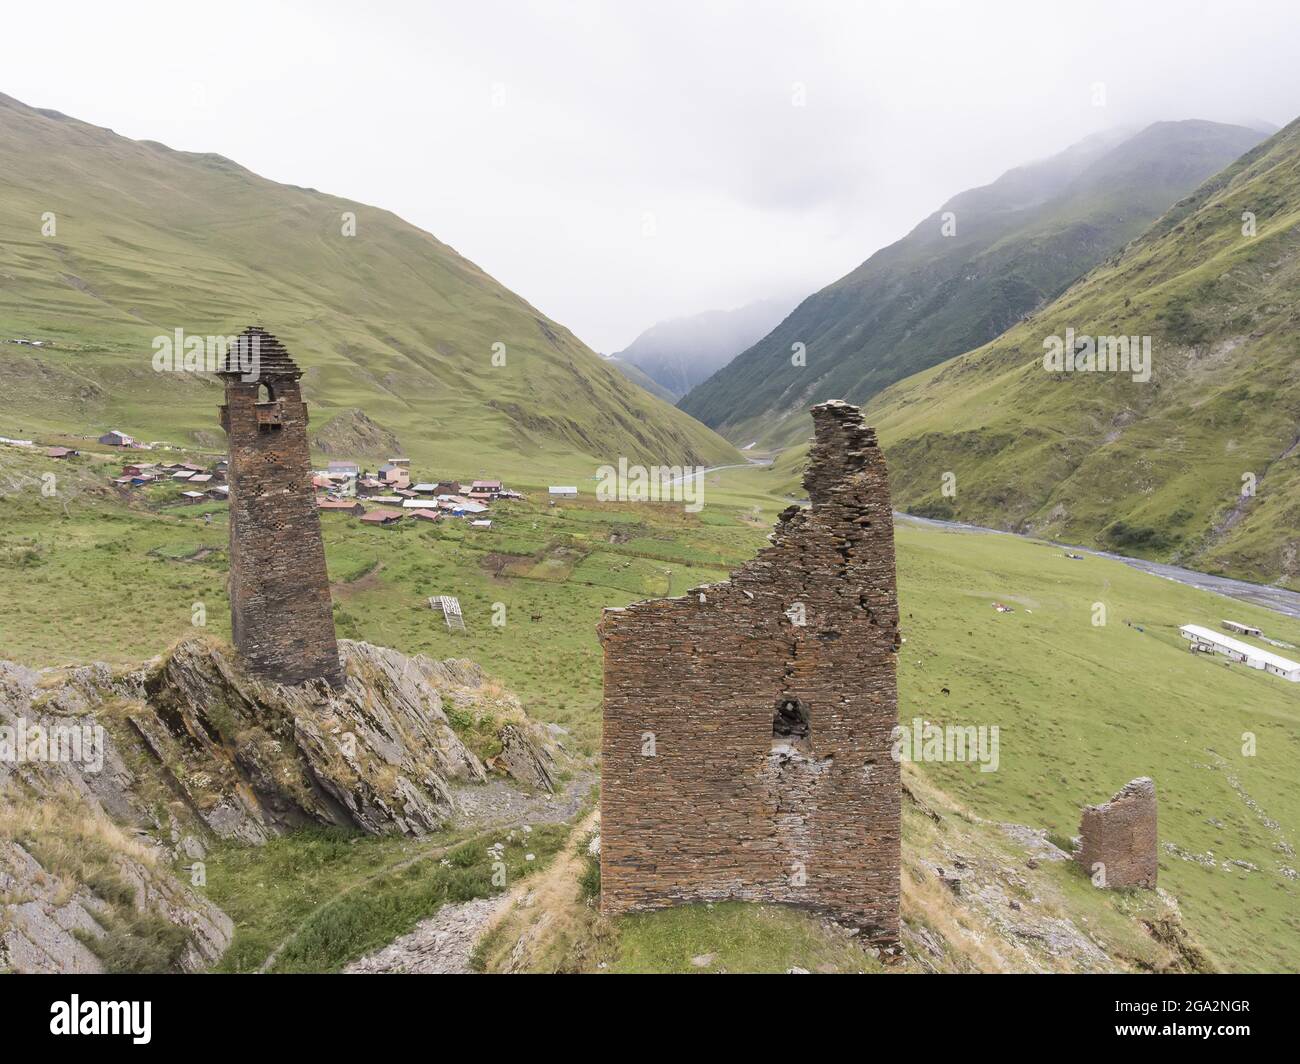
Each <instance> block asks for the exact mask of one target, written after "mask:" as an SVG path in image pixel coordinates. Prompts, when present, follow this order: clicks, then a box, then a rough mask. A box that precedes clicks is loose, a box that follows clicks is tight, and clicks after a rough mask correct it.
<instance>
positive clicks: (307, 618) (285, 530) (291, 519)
mask: <svg viewBox="0 0 1300 1064" xmlns="http://www.w3.org/2000/svg"><path fill="white" fill-rule="evenodd" d="M240 340H241V348H240V349H241V350H242V351H243V352H244V353H245V354H247V353H248V352H252V353H253V354H254V356H255V357H254V359H253V360H252V365H253V367H254V369H253V371H251V372H250V370H249V365H248V363H247V362H245V363H244V364H243V365H240V364H237V363H236V361H235V360H234V359H232V360H231V362H229V363H228V364H227V366H226V368H225V369H224V370H223V371H222V372H221V376H222V377H223V378H224V380H225V383H226V404H225V406H223V407H222V408H221V426H222V428H224V429H225V430H226V434H227V436H228V437H229V446H230V469H229V473H228V477H229V482H230V612H231V627H232V630H233V637H234V643H235V647H236V649H237V650H238V651H239V653H240V655H241V656H242V657H243V659H244V660H245V662H246V664H247V666H248V668H249V669H250V671H252V672H253V673H255V674H256V675H259V676H262V677H265V678H266V679H270V680H275V681H278V682H280V683H286V684H297V683H302V682H303V681H306V680H312V679H323V680H326V681H327V682H329V683H330V684H331V685H335V686H337V685H338V684H340V683H342V681H343V669H342V666H341V664H340V661H339V651H338V643H337V640H336V638H335V634H334V616H333V613H332V606H331V600H330V590H329V577H328V575H327V573H326V569H325V545H324V542H323V540H322V538H321V528H320V516H319V514H318V513H317V511H316V505H315V501H314V499H313V495H312V487H311V453H310V450H309V447H308V443H307V407H306V404H305V403H303V401H302V393H301V390H300V386H299V380H300V378H301V377H302V371H301V370H300V369H299V368H298V367H297V366H296V365H295V364H294V362H293V360H292V359H291V358H290V357H289V353H288V352H287V351H286V350H285V349H284V347H283V345H282V344H281V343H280V342H279V341H278V340H277V339H276V338H275V337H274V336H272V335H271V334H270V333H267V332H265V331H263V330H261V329H258V328H249V329H247V330H245V332H244V333H243V334H242V336H241V338H240Z"/></svg>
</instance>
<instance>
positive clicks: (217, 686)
mask: <svg viewBox="0 0 1300 1064" xmlns="http://www.w3.org/2000/svg"><path fill="white" fill-rule="evenodd" d="M339 648H340V654H341V658H342V661H343V665H344V679H343V682H342V684H341V685H339V686H337V687H335V686H331V685H330V684H329V683H327V682H325V681H323V680H322V681H312V682H309V683H305V684H300V685H297V686H293V687H288V686H284V685H281V684H276V683H271V682H267V681H263V680H259V679H257V678H255V677H252V676H250V675H249V674H248V673H247V672H245V671H244V670H243V669H241V668H240V667H239V665H238V663H237V659H236V658H235V657H234V655H233V654H232V653H231V652H230V651H229V650H228V649H227V648H225V647H222V646H219V645H217V644H215V643H212V642H209V641H206V640H203V639H190V640H187V641H185V642H182V643H180V644H179V645H177V646H176V647H175V648H174V649H173V650H172V651H171V652H170V653H168V654H167V655H165V656H164V657H161V658H158V659H155V660H154V661H151V662H149V663H148V664H146V665H145V666H143V667H140V668H135V669H130V670H125V671H114V670H112V669H110V668H109V667H108V666H106V665H103V664H96V665H90V666H82V667H76V668H67V669H44V670H33V669H29V668H25V667H23V666H19V665H15V664H13V663H10V662H0V748H4V749H6V750H7V753H5V755H4V756H0V808H2V809H3V813H0V897H2V898H3V902H4V911H3V918H2V919H0V970H6V969H8V970H15V971H98V970H101V969H102V968H103V967H104V966H105V964H106V961H105V959H104V958H102V957H101V956H100V955H99V953H97V952H96V948H97V943H111V942H112V941H115V940H116V938H120V937H121V936H123V935H126V936H130V935H131V934H137V937H138V936H139V935H140V934H146V933H147V934H146V937H148V938H149V940H150V941H151V942H154V943H155V945H156V946H157V948H156V949H154V950H153V951H152V952H151V953H150V954H149V958H150V962H151V963H152V964H153V965H155V966H157V965H158V964H159V963H163V962H162V961H160V958H165V966H166V967H168V968H172V969H176V970H185V971H193V970H200V969H202V968H204V967H206V966H207V965H209V964H210V963H211V962H212V961H214V960H215V959H216V958H217V957H219V956H220V955H221V953H222V951H223V950H224V949H225V948H226V946H227V945H228V944H229V941H230V936H231V934H232V928H231V925H230V921H229V920H228V919H227V918H226V917H225V916H224V914H222V913H221V912H220V911H219V910H218V909H217V908H216V907H215V906H213V905H212V904H211V903H210V902H208V901H207V900H206V899H205V898H203V896H202V895H201V893H199V892H198V891H195V890H193V889H192V888H191V887H190V886H189V885H188V884H185V883H183V882H182V881H181V879H180V878H178V876H177V873H176V871H175V870H176V869H177V868H178V867H179V868H181V869H182V875H184V871H183V870H184V869H185V868H188V867H189V866H188V865H184V864H183V862H185V861H187V860H189V861H200V862H201V860H202V858H203V856H204V853H205V849H206V843H205V840H210V839H211V838H212V837H213V836H216V837H218V838H222V839H230V840H235V841H239V842H244V843H250V844H258V843H262V842H265V841H266V840H268V839H270V838H272V837H274V836H276V835H279V834H283V833H285V832H287V831H290V830H293V829H295V828H298V827H302V826H308V825H337V826H342V827H350V828H354V829H358V830H361V831H364V832H367V833H370V834H388V833H400V834H405V835H412V836H418V835H423V834H425V833H427V832H430V831H432V830H434V829H436V828H439V827H442V826H444V825H445V824H447V823H448V822H449V821H451V820H452V819H453V818H454V816H455V812H456V805H455V801H454V797H453V789H454V788H455V787H456V786H458V785H471V784H474V783H481V782H483V781H484V780H486V779H487V778H488V775H489V773H490V772H491V771H498V772H500V773H502V774H505V775H509V776H512V777H513V778H515V779H516V780H519V781H521V782H523V783H525V784H527V785H528V786H530V787H535V788H539V789H543V790H547V791H549V790H551V789H552V780H553V778H554V775H555V760H554V758H555V755H556V753H557V752H558V748H557V747H556V746H555V744H554V740H553V739H552V738H551V736H550V734H549V732H548V731H547V730H546V729H545V728H543V727H541V726H539V725H538V724H536V723H535V722H533V721H532V720H530V719H529V718H528V717H527V716H526V715H525V714H524V712H523V710H522V708H521V707H520V705H519V702H518V700H517V699H515V698H514V696H512V695H510V694H508V693H505V692H502V691H501V690H500V689H499V688H498V687H497V686H496V685H495V684H492V683H490V682H489V681H488V680H487V679H486V677H485V676H484V674H483V672H482V670H481V669H479V667H478V666H477V665H475V664H474V663H472V662H468V661H445V662H439V661H433V660H430V659H428V658H425V657H422V656H415V657H408V656H406V655H404V654H402V653H400V652H398V651H395V650H389V649H385V648H382V647H375V646H371V645H370V644H367V643H359V642H350V641H346V640H344V641H342V642H340V644H339ZM448 710H451V711H452V716H453V717H454V718H455V719H456V720H457V722H458V724H460V725H462V726H464V725H468V726H467V727H463V730H464V732H465V734H466V735H472V736H473V740H472V742H473V743H474V744H475V745H476V746H477V747H478V749H477V751H476V750H475V749H472V748H471V745H469V744H468V743H467V741H466V740H465V739H462V737H461V734H459V733H458V732H457V729H456V728H455V727H453V725H452V719H451V718H449V715H448ZM489 721H490V722H491V724H490V725H489V723H488V722H489ZM38 729H39V730H38ZM493 729H495V730H493ZM42 734H43V735H49V736H53V735H56V734H60V735H63V736H65V737H66V736H68V735H71V734H75V735H76V736H77V737H78V739H79V740H80V739H81V738H84V739H85V743H84V744H83V748H81V749H80V752H79V753H78V754H77V755H76V756H75V757H62V758H61V757H59V756H56V755H53V754H52V753H51V751H53V750H54V748H55V747H54V744H53V743H48V744H46V747H45V748H43V749H44V753H42V751H41V750H38V749H37V747H36V746H31V754H32V756H30V757H28V756H25V753H26V751H27V747H28V746H29V745H30V743H32V742H34V741H35V740H34V738H33V737H34V736H37V735H42ZM20 737H21V739H22V741H23V748H24V756H15V753H16V751H15V750H14V747H15V745H16V741H17V739H18V738H20ZM6 742H7V743H8V747H7V748H6V745H5V744H6ZM65 746H66V747H67V749H65V750H64V752H65V753H68V752H70V750H71V748H70V746H69V745H68V744H65ZM485 759H486V760H487V762H490V766H491V767H489V765H488V764H487V763H485ZM52 811H53V812H56V813H58V815H52ZM77 852H82V853H87V854H90V855H92V856H91V857H88V858H86V859H85V860H83V859H80V858H78V859H75V860H74V859H72V858H71V857H70V856H69V855H70V854H74V853H77ZM87 861H89V864H87ZM88 868H89V869H90V871H89V872H88V871H87V869H88ZM146 925H147V926H146ZM173 929H175V930H177V931H178V932H179V933H178V934H173V933H172V930H173ZM100 952H104V953H108V952H110V951H109V950H108V949H107V948H104V949H102V950H101V951H100ZM107 963H109V965H110V966H111V965H112V959H111V958H110V960H109V961H108V962H107Z"/></svg>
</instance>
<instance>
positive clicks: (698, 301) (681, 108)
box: [0, 0, 1300, 352]
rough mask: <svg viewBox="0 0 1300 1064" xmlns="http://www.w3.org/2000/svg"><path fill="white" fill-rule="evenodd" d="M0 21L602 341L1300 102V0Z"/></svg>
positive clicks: (28, 7)
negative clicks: (1093, 151) (1004, 178)
mask: <svg viewBox="0 0 1300 1064" xmlns="http://www.w3.org/2000/svg"><path fill="white" fill-rule="evenodd" d="M0 18H2V19H3V25H4V38H5V48H4V60H3V65H2V66H0V92H5V93H7V94H9V95H11V96H15V97H17V98H18V99H20V100H23V101H24V102H26V103H30V104H33V105H35V106H40V107H52V108H55V109H57V110H60V111H64V112H66V113H68V114H70V115H73V116H75V117H77V118H82V119H85V120H87V121H90V122H94V123H96V124H98V125H104V126H109V127H111V128H113V129H115V130H117V131H118V132H119V133H122V134H124V135H126V136H131V137H136V138H142V139H152V140H159V141H162V142H163V143H165V144H168V145H171V146H172V147H174V148H183V149H188V150H192V151H214V152H218V153H220V154H222V155H226V156H229V157H230V158H232V159H234V160H236V161H237V162H239V163H241V164H243V165H245V166H247V167H249V168H250V169H252V170H255V171H257V172H258V173H261V174H263V175H265V176H267V177H270V178H273V179H275V180H277V181H284V182H289V183H293V184H299V185H308V186H311V187H314V188H319V189H321V190H323V191H327V192H332V193H335V194H338V195H342V196H348V197H351V198H354V199H358V200H361V201H363V202H366V203H371V204H375V205H378V206H382V207H386V208H389V209H390V210H393V211H395V212H397V213H398V214H400V215H402V216H403V217H405V218H406V219H408V220H409V221H411V222H414V223H415V224H417V225H419V226H421V227H423V228H425V229H428V230H429V231H430V232H432V233H434V234H435V235H436V236H438V237H439V238H440V239H442V240H444V241H446V242H447V243H449V244H451V245H452V246H454V247H455V248H456V249H457V250H458V251H460V252H461V253H462V254H464V255H466V256H467V257H469V258H470V259H472V260H474V261H475V262H477V263H478V264H479V265H480V266H482V267H483V268H484V269H486V270H487V271H488V272H490V273H491V274H493V275H494V276H495V277H497V278H498V279H499V280H500V281H501V282H502V283H504V284H506V285H507V286H509V287H510V288H512V289H514V290H515V291H517V292H518V293H520V294H521V295H522V296H524V298H526V299H528V300H529V301H530V302H532V303H533V304H534V305H536V306H537V307H538V308H540V309H541V310H542V311H544V312H545V313H546V314H548V315H550V316H551V317H553V318H555V319H556V320H558V321H560V322H562V323H564V324H565V325H567V326H569V327H570V328H572V329H573V330H574V331H575V332H576V333H577V334H578V335H579V336H581V337H582V338H583V339H584V340H586V341H587V342H588V343H589V344H590V345H592V346H593V347H595V348H596V349H597V350H600V351H605V352H610V351H614V350H618V349H619V348H621V347H623V346H626V344H627V343H629V342H630V341H631V340H632V339H633V338H634V337H635V336H636V334H637V333H639V332H640V331H641V330H642V329H643V328H645V327H647V326H649V325H651V324H652V323H654V322H655V321H658V320H662V319H665V318H669V317H676V316H679V315H683V314H689V313H694V312H697V311H701V310H709V309H715V308H724V307H731V306H737V305H740V304H742V303H745V302H748V301H750V300H752V299H756V298H762V297H766V296H771V295H786V294H787V293H790V294H796V295H803V294H807V293H808V292H811V291H813V290H815V289H817V288H819V287H821V286H822V285H824V284H826V283H828V282H830V281H832V280H834V279H835V278H836V277H838V276H840V275H842V274H843V273H845V272H847V271H848V270H849V269H851V268H852V267H853V266H855V265H857V263H859V262H861V261H862V260H863V259H865V258H866V257H867V256H868V255H870V253H871V252H872V251H874V250H875V249H877V248H878V247H881V246H882V245H884V244H886V243H888V242H890V241H892V240H894V239H897V238H898V237H899V236H901V235H902V234H903V233H905V232H906V231H907V230H908V229H910V228H911V227H912V226H913V225H914V224H915V223H916V222H917V221H918V220H920V218H922V217H923V216H924V215H926V214H927V213H929V212H930V211H932V210H934V209H935V208H937V207H938V206H939V205H940V204H941V203H942V202H943V201H944V200H945V199H947V198H948V197H949V196H950V195H952V194H953V193H955V192H958V191H960V190H962V189H965V188H969V187H971V186H974V185H979V184H984V183H986V182H988V181H991V180H992V179H994V178H995V177H997V175H998V174H999V173H1001V172H1002V171H1004V170H1006V169H1007V168H1009V167H1011V166H1014V165H1017V164H1019V163H1021V162H1026V161H1028V160H1030V159H1033V158H1037V157H1040V156H1043V155H1047V154H1050V153H1052V152H1054V151H1057V150H1059V149H1061V148H1063V147H1065V146H1066V145H1068V144H1070V143H1072V142H1073V141H1075V140H1077V139H1079V138H1080V137H1082V136H1084V135H1086V134H1088V133H1090V132H1093V131H1095V130H1097V129H1099V128H1102V127H1104V126H1108V125H1113V124H1129V123H1135V122H1139V123H1140V122H1147V121H1154V120H1156V119H1160V118H1209V119H1216V120H1220V121H1237V122H1254V121H1268V122H1272V123H1275V124H1277V125H1284V124H1285V123H1287V122H1289V121H1290V120H1291V119H1292V118H1294V117H1296V115H1297V114H1300V62H1297V56H1300V3H1297V0H1278V2H1257V3H1251V2H1249V0H1236V2H1233V3H1196V2H1189V0H1125V2H1122V3H1112V2H1108V0H1088V2H1084V3H1065V2H1053V0H1034V2H1027V3H1014V2H1005V3H996V2H993V0H985V2H981V3H972V2H967V3H937V2H936V3H924V2H920V0H907V2H897V3H892V2H883V0H882V2H874V3H872V2H863V3H849V2H841V3H838V4H821V3H816V2H813V0H785V2H780V3H777V2H748V3H746V2H739V0H734V2H712V3H711V2H707V0H690V2H682V3H677V2H672V0H609V2H598V0H590V2H563V3H562V2H535V3H527V2H524V0H514V2H509V0H502V2H490V0H457V2H440V0H432V2H423V3H421V2H414V0H412V2H397V0H391V2H384V0H371V2H369V3H366V2H364V0H353V2H351V3H343V2H329V0H326V2H320V0H318V2H307V0H302V2H277V0H258V2H256V3H245V2H242V0H223V2H221V3H219V4H205V5H202V6H199V5H197V4H188V3H176V2H175V0H172V2H167V3H143V2H142V3H132V2H131V0H124V2H121V3H117V4H105V3H103V2H102V0H98V2H94V3H72V2H60V0H43V2H41V3H39V4H21V5H19V4H17V3H16V2H15V0H3V8H2V9H0ZM1096 82H1102V83H1104V84H1105V105H1104V106H1095V105H1094V102H1093V85H1094V83H1096ZM800 102H802V103H803V106H797V104H798V103H800Z"/></svg>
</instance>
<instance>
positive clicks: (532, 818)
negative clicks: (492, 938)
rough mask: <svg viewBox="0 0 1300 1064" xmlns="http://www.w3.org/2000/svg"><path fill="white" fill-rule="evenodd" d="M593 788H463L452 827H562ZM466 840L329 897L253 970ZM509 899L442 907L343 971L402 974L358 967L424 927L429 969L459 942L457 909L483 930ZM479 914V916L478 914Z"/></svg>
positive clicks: (581, 784)
mask: <svg viewBox="0 0 1300 1064" xmlns="http://www.w3.org/2000/svg"><path fill="white" fill-rule="evenodd" d="M592 783H593V777H592V776H587V775H584V776H579V777H577V778H576V779H574V780H573V781H572V782H571V783H570V784H569V786H568V788H567V789H566V790H565V792H564V793H563V794H562V795H551V794H545V793H540V794H529V793H527V792H525V791H520V790H518V789H517V788H515V787H512V786H510V784H508V783H505V782H503V781H500V780H494V781H492V782H490V783H487V784H479V785H476V786H473V787H464V788H461V789H460V790H458V791H457V792H456V793H455V795H454V798H455V802H456V809H457V814H458V815H457V818H456V827H460V828H466V827H468V828H482V829H484V831H485V832H486V831H500V830H502V829H508V828H516V827H521V826H522V825H524V824H559V823H564V822H565V821H567V820H570V819H571V818H572V817H573V816H574V814H576V813H577V811H578V809H579V808H581V806H582V802H583V799H584V798H585V797H586V795H587V792H588V791H589V790H590V789H591V785H592ZM464 841H468V840H461V841H460V842H456V843H451V844H446V845H440V846H430V847H429V848H427V849H420V850H419V851H417V852H416V853H414V854H411V855H409V856H407V857H404V858H402V859H401V860H400V861H396V862H394V863H393V864H390V865H385V866H384V867H383V868H381V869H380V870H379V871H378V872H375V873H374V874H373V875H370V876H367V877H366V878H365V879H363V880H361V881H360V882H358V883H353V884H352V885H351V886H349V887H346V888H345V889H343V890H341V891H338V892H337V893H335V894H333V895H331V896H330V897H329V898H327V899H326V900H325V901H323V902H321V904H320V905H318V906H316V908H314V909H313V910H312V911H311V912H310V913H308V914H307V916H306V917H304V918H303V920H301V921H300V922H299V923H298V925H297V926H296V927H295V928H294V929H293V930H292V931H291V932H289V934H288V935H286V936H285V938H284V939H283V940H282V941H281V942H280V943H279V944H278V945H277V946H276V947H275V949H273V950H272V951H271V952H270V953H269V954H267V956H266V959H265V960H264V961H263V962H262V964H261V966H260V967H259V968H258V969H257V971H258V973H259V974H265V973H267V972H270V971H271V970H272V969H273V968H274V967H275V964H276V962H277V961H278V960H279V959H280V955H281V954H282V953H283V952H284V951H285V949H286V947H288V945H289V944H290V943H291V942H293V940H294V939H295V938H297V937H298V933H299V932H300V931H302V929H303V928H304V927H306V926H307V925H309V924H310V923H311V922H312V921H314V920H315V919H316V918H317V917H318V916H320V914H321V913H323V912H324V911H325V910H326V909H328V908H329V907H330V906H331V905H334V904H335V903H336V902H338V901H339V900H340V899H342V898H346V897H347V896H348V895H350V894H352V893H353V892H354V891H358V890H362V889H364V888H365V887H367V886H369V885H370V884H372V883H375V882H376V881H378V880H381V879H383V878H385V877H386V876H390V875H393V874H394V873H397V872H401V871H403V870H405V869H407V868H409V867H410V866H411V865H413V864H416V863H417V862H419V861H424V860H428V859H430V858H437V857H441V856H442V855H443V854H445V853H446V852H447V851H448V850H451V849H454V848H455V847H456V846H459V845H461V844H462V843H463V842H464ZM508 898H509V895H508V894H498V895H493V896H492V897H489V898H475V899H473V900H472V901H468V902H464V903H462V904H458V905H444V906H443V907H442V908H440V909H439V910H438V912H437V913H435V914H434V915H433V916H432V917H430V918H429V919H428V920H424V921H422V922H421V923H420V924H419V925H418V926H417V927H416V929H415V930H414V931H412V932H411V933H410V934H409V935H404V936H403V937H402V938H399V939H398V940H397V941H396V942H393V943H390V944H389V945H388V946H385V947H384V948H383V949H381V950H379V951H377V952H376V953H372V954H370V955H368V956H366V957H363V958H361V959H360V960H358V961H353V962H352V964H350V965H348V967H347V968H345V969H344V971H347V972H352V971H358V972H365V971H376V972H378V971H397V970H400V969H397V968H382V967H362V966H364V965H366V964H367V963H368V962H371V961H374V960H375V959H376V958H379V957H380V956H381V955H383V954H385V953H387V952H388V951H390V950H395V949H396V948H397V947H398V946H399V945H400V944H401V943H404V942H406V941H407V940H408V939H415V938H417V937H418V936H420V933H421V929H425V928H426V925H429V927H428V928H427V933H426V936H425V937H424V938H423V939H420V942H421V943H423V945H422V946H421V948H422V950H423V952H424V954H425V960H426V961H427V962H428V963H430V964H432V963H435V962H436V961H435V960H431V959H430V957H431V956H432V954H434V953H436V952H437V948H436V947H437V943H438V942H440V941H442V942H445V943H446V944H447V948H448V949H449V950H450V947H451V946H452V945H455V944H457V943H458V942H459V937H458V935H459V928H460V925H461V923H463V922H464V920H463V919H462V917H461V914H460V913H459V912H458V910H468V911H469V916H468V917H466V918H465V919H468V920H470V921H471V922H472V923H473V926H474V928H481V926H482V924H483V923H484V922H486V921H487V919H488V918H489V917H490V916H491V915H492V914H493V913H494V912H495V908H493V907H494V906H497V905H502V904H505V902H506V901H507V899H508ZM484 903H491V906H486V907H485V904H484ZM480 909H482V910H483V911H480ZM444 913H445V914H446V916H445V918H444V915H443V914H444ZM440 919H441V922H440ZM439 934H443V938H442V939H439V938H438V937H437V936H438V935H439ZM477 938H478V935H477V933H475V934H474V935H473V936H472V937H471V938H470V940H469V943H468V945H467V946H466V948H465V950H464V957H465V960H468V958H469V951H470V950H471V949H472V948H473V945H474V942H475V941H476V940H477ZM408 948H412V949H414V948H416V944H415V943H411V944H408ZM400 955H402V953H401V951H398V953H395V954H394V958H396V957H398V956H400ZM394 963H395V960H394ZM448 963H452V961H450V960H449V961H448ZM413 970H419V971H430V972H432V971H443V970H444V969H442V968H436V967H426V968H420V969H413ZM445 970H446V971H457V970H459V969H456V968H447V969H445ZM466 970H468V969H466Z"/></svg>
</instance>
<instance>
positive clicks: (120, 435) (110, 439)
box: [99, 429, 135, 447]
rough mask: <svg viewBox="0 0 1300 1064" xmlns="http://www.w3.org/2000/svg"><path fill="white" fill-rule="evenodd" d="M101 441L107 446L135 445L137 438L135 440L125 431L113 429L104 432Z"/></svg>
mask: <svg viewBox="0 0 1300 1064" xmlns="http://www.w3.org/2000/svg"><path fill="white" fill-rule="evenodd" d="M99 442H100V443H102V444H104V445H105V446H107V447H134V446H135V440H133V439H132V438H131V437H130V436H128V435H127V434H126V433H125V432H118V431H117V429H112V430H111V431H109V432H106V433H104V435H102V436H101V437H99Z"/></svg>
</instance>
